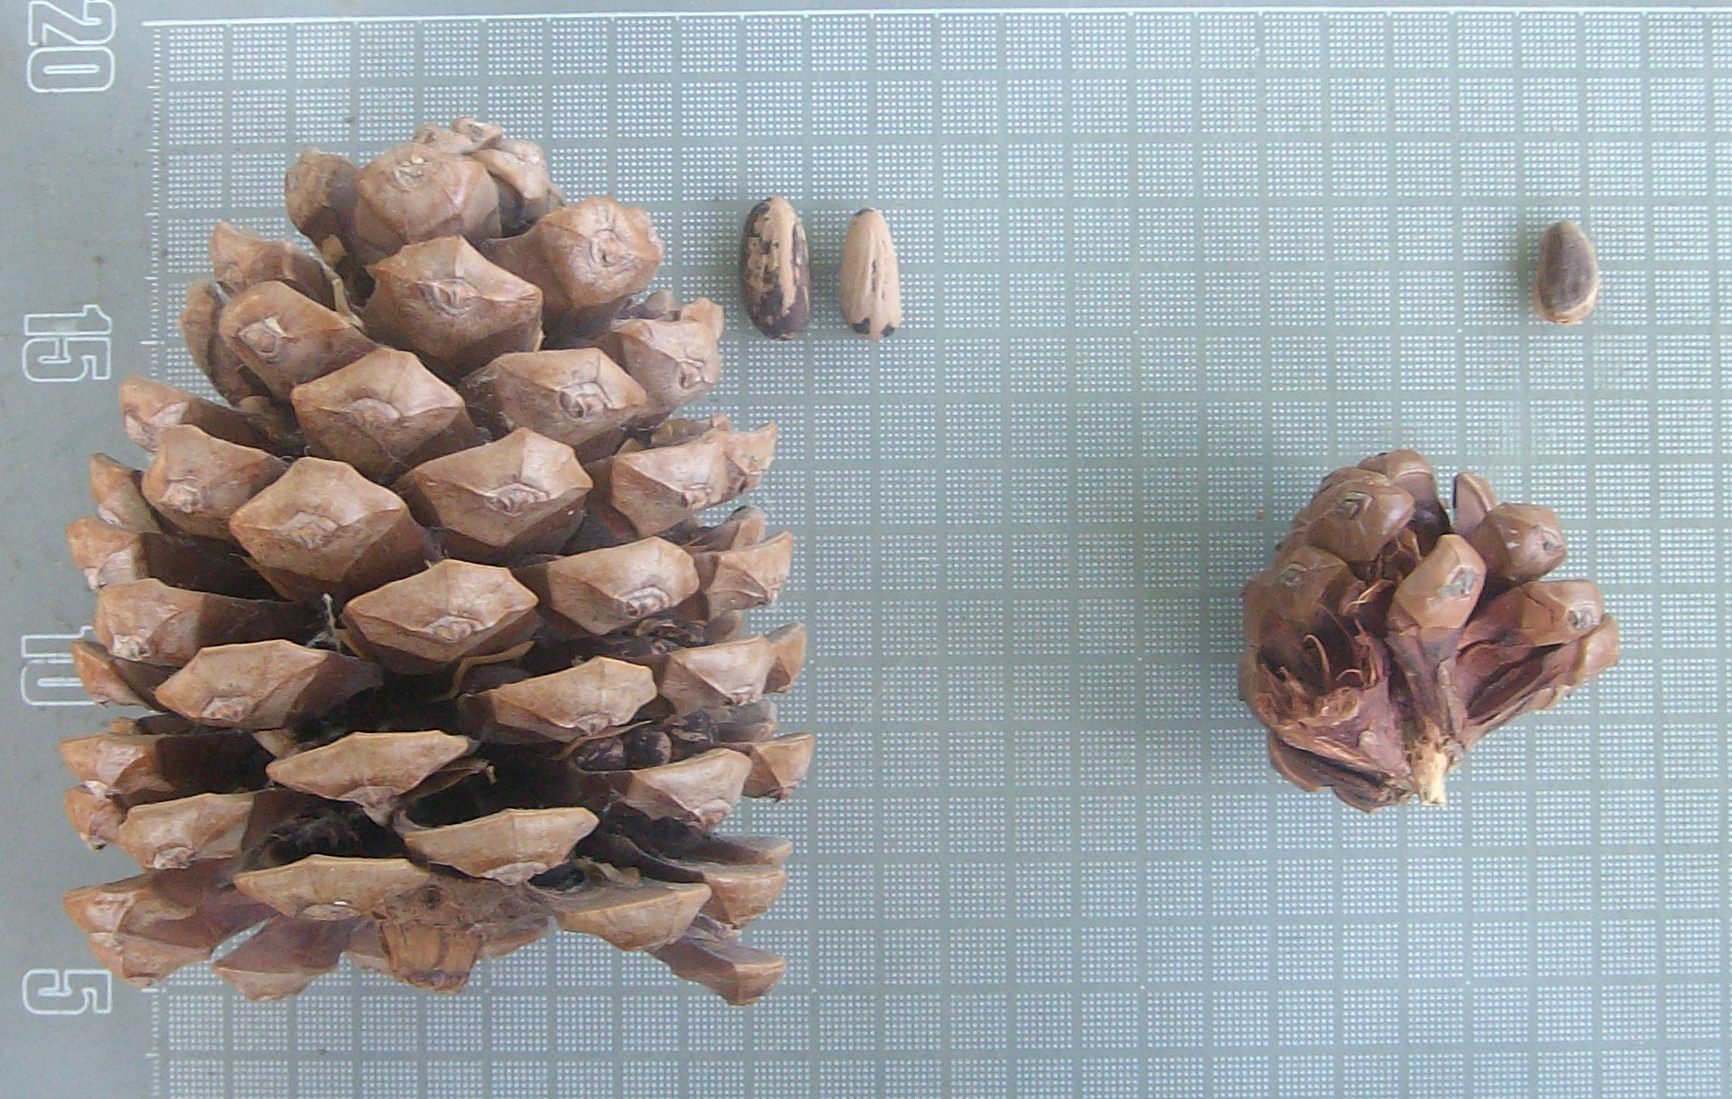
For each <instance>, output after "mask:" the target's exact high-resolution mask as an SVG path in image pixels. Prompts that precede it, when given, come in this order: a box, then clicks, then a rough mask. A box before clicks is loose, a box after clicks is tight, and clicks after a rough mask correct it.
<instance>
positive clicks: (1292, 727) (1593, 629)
mask: <svg viewBox="0 0 1732 1099" xmlns="http://www.w3.org/2000/svg"><path fill="white" fill-rule="evenodd" d="M1452 510H1453V516H1452V515H1450V514H1446V513H1445V511H1444V508H1443V504H1442V502H1441V501H1440V500H1439V499H1438V495H1437V482H1436V479H1435V477H1434V476H1433V474H1432V468H1431V463H1429V462H1427V461H1426V460H1425V457H1424V456H1423V455H1421V454H1419V453H1417V452H1415V451H1411V450H1395V451H1390V452H1388V453H1386V454H1378V455H1376V456H1374V457H1371V458H1367V459H1366V460H1365V461H1363V462H1361V463H1359V465H1357V466H1350V467H1347V468H1345V469H1338V470H1336V471H1335V472H1334V473H1331V474H1330V475H1329V476H1328V477H1326V478H1324V480H1323V484H1322V486H1321V487H1319V488H1318V490H1317V492H1316V493H1315V494H1314V495H1313V496H1312V497H1311V502H1310V503H1308V504H1306V505H1305V507H1304V508H1303V509H1302V510H1301V511H1300V512H1299V514H1298V516H1297V517H1296V518H1295V519H1294V520H1293V528H1292V530H1291V532H1290V533H1289V534H1288V535H1287V537H1286V539H1285V540H1284V541H1283V542H1282V543H1281V545H1280V547H1279V548H1278V549H1277V550H1276V555H1275V563H1274V564H1273V565H1271V566H1270V567H1269V568H1267V569H1265V570H1264V571H1263V572H1262V573H1260V574H1258V576H1257V577H1256V578H1255V579H1254V580H1252V581H1251V582H1250V583H1249V584H1247V585H1246V586H1245V592H1244V606H1245V639H1246V645H1245V652H1244V656H1243V659H1242V660H1241V662H1240V666H1239V691H1240V694H1241V695H1242V696H1243V697H1244V699H1245V701H1246V702H1247V703H1249V705H1250V707H1251V710H1252V711H1253V712H1254V713H1255V714H1256V715H1257V719H1258V720H1259V721H1261V722H1262V723H1263V724H1264V725H1265V726H1266V727H1267V728H1268V730H1269V757H1270V759H1271V760H1272V761H1273V762H1274V764H1275V769H1276V770H1278V771H1280V772H1281V774H1283V775H1285V776H1286V777H1287V778H1288V779H1289V780H1290V781H1292V782H1293V783H1295V784H1297V785H1299V786H1301V787H1303V788H1304V789H1306V790H1317V789H1318V788H1320V787H1324V786H1327V787H1329V788H1330V789H1331V790H1333V791H1334V792H1335V796H1336V797H1338V798H1340V799H1341V800H1342V801H1344V802H1346V803H1347V804H1349V805H1351V806H1353V807H1354V808H1357V809H1363V810H1365V811H1367V812H1370V811H1372V810H1375V809H1380V808H1382V807H1383V806H1385V805H1393V804H1395V803H1397V802H1401V801H1405V800H1407V799H1408V798H1409V797H1412V796H1414V795H1418V796H1419V798H1420V800H1421V801H1423V802H1425V803H1427V804H1433V805H1440V804H1442V803H1443V800H1444V798H1443V778H1444V775H1445V774H1446V773H1447V772H1448V771H1449V769H1450V768H1452V767H1454V766H1455V765H1456V764H1457V763H1459V762H1460V761H1461V757H1462V754H1463V753H1464V752H1466V751H1467V749H1469V748H1471V747H1472V746H1473V745H1474V744H1475V743H1476V742H1477V741H1478V740H1479V738H1480V737H1482V736H1484V735H1485V734H1486V733H1488V732H1490V731H1491V730H1492V729H1495V728H1497V727H1498V726H1499V725H1502V724H1503V723H1504V722H1506V721H1509V720H1510V719H1512V718H1514V717H1517V716H1519V715H1521V714H1524V713H1526V712H1528V711H1529V710H1539V709H1544V708H1545V707H1547V706H1550V705H1552V704H1553V703H1555V702H1557V701H1559V700H1560V699H1562V698H1563V697H1564V696H1565V695H1566V694H1568V693H1569V692H1570V690H1571V688H1574V687H1578V686H1580V685H1581V684H1583V683H1585V682H1587V681H1588V680H1589V679H1591V678H1593V677H1594V676H1595V675H1598V674H1599V673H1600V672H1602V671H1604V670H1605V669H1607V668H1609V667H1611V666H1612V665H1613V664H1614V663H1616V662H1617V659H1618V625H1617V622H1616V621H1615V620H1614V619H1613V618H1612V617H1611V616H1610V615H1608V614H1606V613H1605V606H1604V604H1603V603H1602V601H1601V599H1600V592H1599V589H1598V588H1596V587H1595V586H1594V585H1593V583H1592V582H1591V581H1587V580H1542V579H1541V577H1543V576H1545V575H1546V574H1547V573H1549V572H1551V571H1552V570H1553V569H1555V568H1557V567H1558V565H1560V564H1562V563H1563V560H1564V552H1565V551H1564V537H1563V534H1562V533H1561V531H1560V528H1559V524H1558V517H1557V516H1556V515H1554V514H1553V513H1552V512H1551V511H1550V510H1548V509H1546V508H1542V507H1535V506H1533V505H1531V504H1500V503H1498V500H1497V497H1496V496H1495V495H1494V494H1493V492H1492V489H1491V486H1490V485H1488V484H1487V483H1486V482H1485V481H1484V479H1482V478H1480V477H1478V476H1475V475H1474V474H1471V473H1459V474H1457V475H1456V478H1455V492H1454V503H1453V509H1452Z"/></svg>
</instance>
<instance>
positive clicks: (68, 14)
mask: <svg viewBox="0 0 1732 1099" xmlns="http://www.w3.org/2000/svg"><path fill="white" fill-rule="evenodd" d="M113 37H114V5H113V4H112V3H110V2H109V0H82V2H81V3H79V5H78V10H77V11H76V12H72V11H68V10H66V8H63V7H61V6H60V5H59V4H54V3H49V2H48V0H31V3H30V71H29V80H30V90H31V91H33V92H102V91H107V90H108V89H109V88H110V87H112V86H113V84H114V51H113V50H111V49H109V48H108V45H107V43H108V42H109V40H110V39H112V38H113Z"/></svg>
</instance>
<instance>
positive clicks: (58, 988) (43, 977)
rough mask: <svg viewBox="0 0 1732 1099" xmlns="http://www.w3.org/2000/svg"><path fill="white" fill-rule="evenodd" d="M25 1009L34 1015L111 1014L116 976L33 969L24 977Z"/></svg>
mask: <svg viewBox="0 0 1732 1099" xmlns="http://www.w3.org/2000/svg"><path fill="white" fill-rule="evenodd" d="M23 983H24V988H23V995H24V1010H25V1011H28V1012H29V1013H30V1014H32V1015H84V1014H90V1015H107V1014H108V1013H109V1012H110V1011H113V1010H114V977H113V975H112V974H110V973H109V972H108V970H106V969H32V970H30V971H28V972H27V973H25V974H24V982H23Z"/></svg>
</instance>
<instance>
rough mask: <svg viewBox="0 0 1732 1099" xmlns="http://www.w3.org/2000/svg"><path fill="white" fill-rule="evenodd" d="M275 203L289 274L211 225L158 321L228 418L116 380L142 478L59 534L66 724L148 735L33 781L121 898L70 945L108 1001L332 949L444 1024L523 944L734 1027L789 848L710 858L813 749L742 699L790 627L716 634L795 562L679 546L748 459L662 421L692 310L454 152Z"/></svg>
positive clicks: (392, 161)
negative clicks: (74, 587) (601, 944)
mask: <svg viewBox="0 0 1732 1099" xmlns="http://www.w3.org/2000/svg"><path fill="white" fill-rule="evenodd" d="M287 183H288V203H289V208H290V212H291V216H292V218H293V220H294V222H295V224H296V225H297V226H298V227H300V228H301V229H302V230H303V231H304V232H305V233H306V234H307V235H308V236H309V237H310V238H311V239H312V240H313V241H314V242H315V244H316V245H317V246H318V250H319V254H320V257H321V258H315V257H314V256H312V255H309V254H307V253H305V252H301V251H299V250H297V249H295V248H294V247H293V246H291V245H290V244H287V243H284V242H280V241H267V240H264V239H261V238H259V237H257V236H255V235H253V234H251V233H248V232H245V231H243V230H240V229H237V228H234V227H232V226H229V225H227V224H220V225H218V226H217V228H216V231H215V232H214V233H213V235H212V238H211V258H212V266H213V276H212V278H210V279H207V280H203V281H200V282H198V283H195V284H194V285H193V286H192V287H191V288H190V290H189V293H188V300H187V308H186V312H185V315H184V316H183V318H182V321H183V329H184V332H185V335H186V339H187V344H188V346H189V348H190V349H191V351H192V354H193V357H194V358H195V360H196V361H197V362H198V364H199V366H200V367H201V368H203V369H204V371H205V373H206V374H207V375H208V376H209V378H210V381H211V384H212V385H213V386H214V387H215V388H216V390H217V392H218V393H220V394H221V395H222V396H223V397H224V398H226V400H227V401H228V404H227V405H224V404H218V403H216V402H213V401H208V400H204V399H202V398H200V397H197V396H194V395H192V394H190V393H185V392H182V391H180V390H178V389H175V388H173V387H171V386H168V385H164V384H162V383H160V382H156V381H151V380H148V379H143V378H132V379H128V380H127V381H126V382H125V383H123V385H122V387H121V406H122V413H123V416H124V420H125V425H126V429H127V434H128V435H129V436H130V437H131V438H132V439H133V440H134V441H136V442H137V443H138V444H139V445H140V446H141V447H143V448H144V449H145V450H147V451H150V452H151V454H152V455H153V456H152V459H151V461H150V464H149V466H148V468H146V469H145V470H143V471H142V472H141V471H138V470H134V469H130V468H128V467H126V466H125V465H122V464H121V463H119V462H117V461H115V460H114V459H111V458H108V457H105V456H100V455H99V456H97V457H96V458H95V459H94V460H93V462H92V467H91V487H92V491H93V494H94V495H95V498H96V508H97V514H96V515H95V516H92V517H88V518H84V519H80V520H78V521H76V522H75V523H73V524H72V526H71V528H70V530H69V532H68V534H69V540H70V543H71V546H72V554H73V557H74V558H75V560H76V561H77V563H78V565H79V566H80V567H81V568H82V569H83V570H84V574H85V576H86V578H87V579H88V580H89V582H90V585H91V587H93V588H94V589H96V590H97V592H98V596H97V610H96V621H95V633H96V637H97V639H98V640H99V641H100V644H81V645H80V646H79V647H78V651H77V652H76V654H75V658H76V662H77V666H78V671H79V674H80V677H81V678H82V680H83V682H84V685H85V687H86V689H87V690H88V691H89V692H90V694H91V695H92V696H93V697H95V698H97V699H99V700H101V701H103V702H110V703H116V704H119V705H125V706H143V707H147V708H149V709H151V710H155V711H158V712H157V713H154V714H152V715H150V716H148V717H143V718H140V719H137V720H119V721H116V722H114V723H113V724H112V725H111V726H110V728H109V730H108V731H107V732H104V733H100V734H97V735H94V736H87V737H81V738H78V739H75V740H71V741H68V742H66V743H65V744H64V745H63V748H62V755H63V756H64V758H65V760H66V763H67V765H68V766H69V767H70V768H71V770H72V771H73V772H74V774H75V775H76V776H77V778H78V780H79V785H78V786H75V787H74V788H73V789H72V790H70V791H69V792H68V793H67V797H66V806H67V811H68V814H69V816H70V817H71V819H72V821H73V823H74V825H75V826H76V827H77V828H78V830H79V831H80V832H81V833H82V834H83V835H84V837H85V838H86V839H87V840H88V841H89V842H90V843H91V845H92V846H100V845H102V844H105V843H114V844H117V845H119V846H120V847H121V848H122V849H123V850H125V851H126V852H127V854H129V855H131V856H132V857H134V858H135V859H137V860H138V862H139V864H140V865H141V866H142V867H143V868H144V871H145V872H144V873H143V874H142V875H141V876H139V877H134V878H129V879H127V880H125V881H119V882H113V883H110V884H107V885H101V886H95V887H92V888H88V889H81V890H77V891H75V892H73V893H72V894H70V895H68V897H67V898H66V908H67V910H68V912H69V913H71V915H72V918H73V920H74V921H76V922H77V924H78V925H79V926H80V927H81V928H82V929H84V930H85V931H86V932H88V933H89V935H90V941H91V945H92V947H93V949H94V950H95V952H96V954H97V955H98V957H100V958H101V959H102V960H103V961H104V962H105V963H106V964H108V965H109V966H110V967H111V968H112V969H113V970H114V971H115V972H116V973H118V974H120V975H121V976H122V977H124V978H127V979H128V980H132V981H135V982H139V983H148V982H151V981H154V980H157V979H159V978H161V977H163V976H164V975H166V974H167V973H169V972H171V971H172V970H174V969H175V968H176V967H178V966H180V965H183V964H186V963H188V962H192V961H197V960H201V959H204V958H208V957H210V956H211V954H212V953H213V951H214V950H215V949H216V948H217V947H218V945H219V944H221V943H222V942H223V941H224V940H225V939H227V938H228V937H229V936H231V935H234V934H236V933H237V932H240V931H242V930H243V929H246V928H248V927H252V926H254V925H257V924H263V927H262V929H261V930H260V931H259V932H258V933H257V934H256V935H254V936H253V937H252V938H250V939H248V940H247V941H246V942H245V943H243V944H242V945H241V946H239V947H238V948H236V949H233V950H231V951H230V952H228V953H227V954H225V955H224V956H223V957H222V958H220V959H219V960H218V961H217V962H216V969H217V971H218V972H219V973H221V974H222V975H223V976H224V977H225V978H227V979H228V980H229V981H231V982H232V983H233V984H234V985H236V986H237V987H238V988H239V989H240V990H241V991H242V992H244V993H246V994H247V995H248V996H252V997H260V998H268V997H276V996H284V995H290V994H293V993H295V992H298V991H300V990H301V989H302V988H304V987H305V986H306V985H307V984H308V983H309V982H310V981H311V980H312V979H313V978H314V977H316V976H318V975H319V974H321V973H324V972H327V971H329V970H331V969H332V968H334V967H335V966H336V965H337V964H338V961H339V959H340V958H341V957H342V956H343V955H344V954H345V953H346V954H348V955H349V956H351V957H352V958H354V960H355V961H356V962H357V963H358V964H361V965H365V966H369V967H372V968H377V969H380V970H383V971H386V972H389V973H391V974H393V975H394V976H396V977H398V978H399V979H401V980H403V981H406V982H408V983H410V984H414V985H418V986H421V987H423V988H430V989H437V990H441V991H451V990H455V989H458V988H460V987H462V985H463V983H464V982H465V980H466V979H467V978H468V976H469V973H470V970H471V967H472V966H473V965H474V964H475V962H476V961H477V959H479V958H483V957H489V956H494V955H498V954H502V953H505V952H507V951H510V950H514V949H516V948H517V947H520V946H523V945H525V944H527V943H530V942H533V941H534V940H536V939H537V938H539V937H540V936H541V935H542V934H544V933H545V932H546V931H547V930H548V928H549V925H550V923H551V924H557V925H558V926H559V927H561V928H564V929H566V930H571V931H582V932H587V933H589V934H592V935H597V936H599V937H601V938H603V939H606V940H607V941H608V942H610V943H612V944H613V945H615V946H617V947H619V948H621V949H623V950H635V951H648V952H650V953H652V954H653V955H654V956H655V957H656V958H658V959H660V960H661V961H662V962H663V963H665V964H666V965H667V966H668V967H669V968H670V969H672V970H673V971H674V972H675V973H676V974H678V975H679V976H681V977H685V978H688V979H691V980H695V981H700V982H702V983H704V984H706V985H708V986H709V987H710V988H712V989H714V990H716V991H717V992H719V993H720V994H721V995H723V996H724V997H726V998H727V999H728V1000H730V1001H732V1002H735V1003H744V1002H747V1001H750V1000H753V999H755V998H757V997H758V996H760V995H762V994H763V993H765V992H766V991H768V990H769V988H770V987H771V986H772V985H774V984H775V983H776V981H777V979H778V978H779V977H780V976H781V974H782V972H783V969H784V968H785V965H784V963H783V961H782V960H781V959H780V958H777V957H775V956H774V955H771V954H766V953H764V952H763V951H759V950H756V949H752V948H750V947H747V946H745V945H743V944H741V943H740V942H738V941H737V939H736V937H735V930H736V929H737V928H740V927H743V926H744V925H745V924H747V923H749V922H751V921H752V920H753V919H754V918H756V917H757V916H759V915H760V914H761V913H763V912H764V911H765V910H766V909H767V908H768V907H769V906H770V904H771V903H772V902H773V901H775V899H776V897H777V896H778V895H779V894H780V893H781V891H782V889H783V886H784V885H785V884H786V881H787V875H786V873H785V871H784V870H783V869H782V865H781V864H782V862H783V860H784V859H785V858H786V857H787V855H788V853H789V845H788V844H787V843H786V842H784V841H781V840H774V839H764V838H756V837H728V836H722V835H718V834H717V833H716V832H715V829H716V827H717V825H719V824H720V823H721V821H722V820H723V818H725V817H726V816H727V815H728V813H729V812H730V811H731V810H732V809H733V808H734V807H735V805H736V804H737V803H738V801H739V799H740V798H741V797H742V796H750V797H770V798H782V797H785V796H787V794H788V792H789V791H790V790H791V789H792V787H793V786H794V785H795V784H796V783H798V782H799V781H800V779H801V778H802V777H803V776H804V774H805V771H806V767H807V764H808V762H809V760H810V758H811V754H812V738H811V737H810V736H809V735H792V736H778V735H777V733H776V710H775V706H774V705H773V704H772V703H771V702H770V701H769V700H768V697H767V696H768V695H769V694H771V693H773V692H779V691H785V690H787V689H788V687H789V686H790V685H791V684H792V683H793V681H794V678H795V676H796V675H797V674H798V672H799V669H800V665H801V663H802V660H803V658H804V655H805V635H804V633H803V631H802V629H801V628H800V627H798V626H785V627H782V628H780V629H777V630H774V631H772V632H770V633H769V634H768V635H766V636H752V635H750V634H748V633H746V632H744V630H743V626H742V618H743V615H742V612H744V611H748V610H750V609H752V608H754V607H761V606H764V605H766V604H769V603H770V602H772V601H774V600H775V598H776V596H777V594H778V593H779V592H780V591H781V589H782V587H783V585H784V583H785V582H786V580H787V577H788V569H789V562H790V558H791V555H792V550H793V544H792V539H791V537H790V536H789V535H787V534H770V533H768V532H767V531H766V528H765V517H764V515H763V513H761V512H759V511H758V510H757V509H755V508H751V507H745V508H741V509H739V510H737V511H735V512H734V513H733V515H732V516H731V517H729V518H727V519H726V520H725V521H723V522H720V523H719V524H717V525H712V526H702V525H700V524H699V518H698V517H699V516H700V515H701V514H702V513H704V512H705V511H707V510H708V509H710V508H713V507H715V506H716V505H718V504H723V503H726V502H727V501H730V500H733V499H734V498H736V497H738V496H739V495H741V494H742V493H744V492H746V491H748V490H750V489H751V488H753V487H754V486H755V485H756V484H757V483H758V480H759V478H760V477H761V476H762V475H763V473H764V470H765V469H766V467H767V466H768V465H769V464H770V459H771V455H772V452H773V450H774V447H775V442H776V429H775V426H774V425H770V426H768V427H764V428H761V429H758V430H755V431H735V430H734V429H733V427H732V426H731V425H730V424H729V423H728V421H727V420H726V419H725V418H722V417H711V418H708V419H701V420H689V419H670V418H669V416H670V414H671V413H673V412H674V411H675V410H676V409H678V408H679V407H680V406H681V405H683V404H685V403H686V402H688V401H690V400H692V399H694V398H696V397H699V396H701V395H702V394H704V393H705V392H707V391H708V390H709V389H710V388H711V387H713V386H714V385H715V383H716V380H717V375H718V371H719V367H720V355H719V352H718V340H719V338H720V335H721V331H722V315H721V310H720V309H719V308H718V307H717V306H716V305H715V304H714V303H712V302H709V301H703V300H699V301H694V302H692V303H691V304H689V305H685V306H683V307H682V306H676V305H675V304H674V302H673V301H672V299H671V298H670V297H669V296H668V295H666V294H665V293H660V294H655V295H651V296H650V297H649V298H647V299H644V300H641V301H639V300H634V295H638V294H641V293H642V292H643V291H644V290H645V289H646V288H647V286H648V285H649V282H650V280H651V279H652V278H653V277H654V276H655V273H656V269H657V266H658V265H659V264H660V262H661V255H662V245H661V241H660V240H659V239H658V238H657V236H656V234H655V230H654V229H653V228H652V227H651V225H650V223H649V219H648V217H647V216H646V215H645V214H644V212H643V211H641V210H635V209H631V208H628V207H625V206H622V205H620V204H619V203H617V202H615V201H614V200H613V199H611V198H588V199H584V200H583V201H581V202H577V203H574V204H567V203H566V202H565V200H564V199H563V198H562V196H561V195H560V193H559V191H558V189H557V188H555V187H554V186H553V185H552V183H551V181H550V180H549V178H548V173H547V167H546V163H545V160H544V158H543V157H542V154H541V150H540V149H539V148H538V147H536V146H535V145H533V144H530V143H528V142H522V141H511V140H506V139H504V138H503V137H502V136H501V135H500V133H499V131H498V129H497V128H495V127H492V126H487V125H483V124H480V123H477V122H475V121H474V120H473V119H459V120H458V121H457V122H455V123H453V124H452V126H451V127H449V128H446V127H439V126H429V127H424V128H423V129H422V130H421V131H420V132H419V133H418V134H417V135H416V137H415V140H414V141H413V142H411V143H409V144H406V145H402V146H399V147H398V148H395V149H392V150H391V151H390V152H388V153H386V154H384V155H383V156H381V157H379V158H378V159H376V160H374V161H372V162H371V163H369V164H367V165H365V166H364V167H359V168H357V167H356V166H355V165H353V164H351V163H349V162H348V161H346V160H344V159H343V158H341V157H337V156H333V155H331V154H328V153H322V152H318V151H316V150H315V151H308V152H307V153H305V154H304V155H303V156H302V157H301V158H300V160H299V161H298V162H297V163H296V164H295V165H294V167H293V168H292V169H291V170H290V172H289V175H288V181H287ZM327 264H329V266H327Z"/></svg>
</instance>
